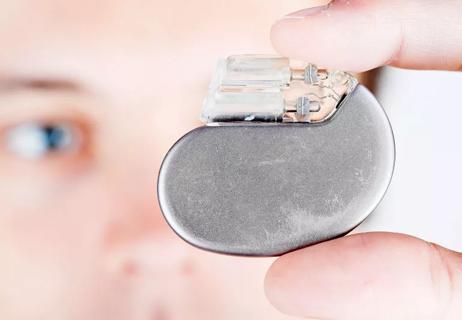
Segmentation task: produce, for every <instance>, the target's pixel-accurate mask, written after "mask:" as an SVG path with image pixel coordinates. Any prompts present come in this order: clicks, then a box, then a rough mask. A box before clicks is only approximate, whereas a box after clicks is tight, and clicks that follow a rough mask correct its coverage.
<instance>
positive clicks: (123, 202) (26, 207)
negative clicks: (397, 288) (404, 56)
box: [0, 0, 462, 320]
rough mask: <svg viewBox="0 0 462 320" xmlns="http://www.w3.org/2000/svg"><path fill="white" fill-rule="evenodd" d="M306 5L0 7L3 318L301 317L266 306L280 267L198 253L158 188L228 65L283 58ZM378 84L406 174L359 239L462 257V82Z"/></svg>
mask: <svg viewBox="0 0 462 320" xmlns="http://www.w3.org/2000/svg"><path fill="white" fill-rule="evenodd" d="M319 2H320V3H321V2H322V3H325V2H326V1H319ZM305 5H306V1H305V0H297V1H271V2H267V1H265V2H263V1H258V0H236V1H217V0H202V1H184V0H171V1H168V2H166V1H157V0H156V1H146V0H135V1H124V0H114V1H109V0H107V1H103V0H98V1H94V0H93V1H89V0H83V1H57V0H0V319H14V320H29V319H34V320H36V319H47V320H54V319H56V320H63V319H71V320H80V319H85V320H88V319H92V320H93V319H95V320H96V319H111V320H117V319H120V320H126V319H130V320H195V319H214V320H229V319H267V320H271V319H278V320H280V319H281V320H282V319H289V317H286V316H283V315H282V314H280V313H279V312H277V311H275V310H274V309H273V308H272V307H271V306H270V305H269V303H268V302H267V300H266V299H265V296H264V293H263V278H264V276H265V273H266V271H267V268H268V266H269V265H270V264H271V262H272V261H273V259H245V258H236V257H227V256H221V255H216V254H212V253H207V252H203V251H200V250H197V249H195V248H192V247H190V246H189V245H187V244H185V243H184V242H183V241H182V240H180V239H179V238H178V237H176V236H175V235H174V234H173V232H172V231H171V230H170V229H169V228H168V226H167V225H166V224H165V221H164V220H163V218H162V216H161V213H160V210H159V207H158V204H157V199H156V196H155V194H156V192H155V189H156V178H157V173H158V169H159V166H160V163H161V161H162V158H163V156H164V155H165V153H166V152H167V150H168V148H169V147H170V146H171V145H172V144H173V143H174V142H175V141H176V140H177V139H178V138H179V137H180V136H181V135H183V134H184V133H186V132H187V131H189V130H190V129H192V128H194V127H196V126H198V125H200V123H199V122H198V116H199V111H200V107H201V103H202V99H203V97H204V96H205V94H206V90H207V85H208V82H209V81H210V78H211V75H212V72H213V69H214V67H215V64H216V61H217V59H219V58H223V57H225V56H228V55H231V54H241V53H272V52H273V49H272V46H271V43H270V40H269V30H270V28H271V25H272V24H273V23H274V21H276V20H277V19H279V18H280V17H281V16H283V15H284V14H286V13H289V12H292V11H296V10H298V9H301V8H303V7H304V6H305ZM367 78H369V80H370V81H369V85H370V86H371V87H372V88H373V89H374V91H375V92H376V94H377V96H378V99H379V100H380V102H381V103H382V104H383V106H384V107H385V109H386V110H387V112H388V115H389V117H390V120H391V123H392V126H393V128H394V132H395V137H396V145H397V162H396V171H395V176H394V178H393V181H392V184H391V187H390V189H389V192H388V193H387V195H386V197H385V199H384V200H383V202H382V203H381V205H380V206H379V208H378V209H377V210H376V212H375V213H374V214H373V215H372V216H371V217H370V218H369V219H368V220H367V221H366V222H365V223H363V224H362V225H361V226H360V227H359V228H358V230H357V231H371V230H387V231H396V232H404V233H408V234H412V235H415V236H418V237H421V238H423V239H425V240H428V241H434V242H438V243H440V244H442V245H444V246H447V247H449V248H451V249H459V250H462V242H461V241H460V231H458V229H459V226H460V225H462V216H461V215H460V212H461V209H462V204H461V201H460V196H459V194H458V193H459V190H460V187H459V181H461V178H462V170H461V169H460V167H459V164H460V163H461V161H462V152H461V151H460V148H459V137H460V136H461V134H462V126H460V125H459V122H460V120H459V119H460V117H461V116H462V110H461V108H460V107H459V94H460V91H461V90H460V89H459V87H460V86H461V85H462V75H460V74H458V73H450V72H424V71H407V70H399V69H394V68H385V69H383V70H380V71H374V72H373V73H372V74H371V75H369V76H368V77H367Z"/></svg>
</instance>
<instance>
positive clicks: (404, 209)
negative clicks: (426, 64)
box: [357, 67, 462, 251]
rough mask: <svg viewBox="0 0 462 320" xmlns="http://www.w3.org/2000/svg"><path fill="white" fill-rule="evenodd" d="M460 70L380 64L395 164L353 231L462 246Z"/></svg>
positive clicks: (378, 88)
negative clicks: (381, 193) (380, 196)
mask: <svg viewBox="0 0 462 320" xmlns="http://www.w3.org/2000/svg"><path fill="white" fill-rule="evenodd" d="M461 85H462V75H461V74H460V73H457V72H442V71H412V70H402V69H397V68H390V67H387V68H383V69H382V70H381V71H380V72H378V73H377V77H376V78H375V83H374V85H373V86H374V88H375V92H376V94H377V97H378V99H379V101H380V102H381V103H382V105H383V106H384V107H385V109H386V111H387V114H388V116H389V118H390V121H391V123H392V126H393V129H394V134H395V139H396V167H395V174H394V177H393V181H392V183H391V186H390V189H389V191H388V193H387V195H386V196H385V199H384V200H383V202H382V203H381V205H380V206H379V208H377V210H376V212H375V213H374V214H373V215H372V216H370V217H369V219H367V221H366V222H365V223H364V224H363V225H361V226H360V227H359V228H358V229H357V231H368V230H386V231H394V232H403V233H408V234H412V235H415V236H417V237H420V238H423V239H425V240H428V241H432V242H435V243H440V244H441V245H443V246H446V247H448V248H451V249H453V250H459V251H460V250H462V243H461V241H460V239H461V238H460V232H459V228H460V226H461V225H462V216H461V215H460V212H462V203H461V201H460V195H459V193H460V187H459V185H460V181H461V179H462V169H461V168H460V163H462V151H461V149H460V137H461V135H462V127H461V125H460V117H461V116H462V109H461V108H460V106H459V104H460V103H459V95H460V92H461V89H460V87H461Z"/></svg>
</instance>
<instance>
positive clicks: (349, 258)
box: [265, 233, 449, 320]
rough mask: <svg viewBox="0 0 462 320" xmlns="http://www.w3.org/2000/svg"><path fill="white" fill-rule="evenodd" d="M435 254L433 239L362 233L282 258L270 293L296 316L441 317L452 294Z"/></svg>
mask: <svg viewBox="0 0 462 320" xmlns="http://www.w3.org/2000/svg"><path fill="white" fill-rule="evenodd" d="M435 257H436V256H435V254H434V251H433V249H432V248H431V246H429V245H428V243H426V242H424V241H421V240H419V239H416V238H413V237H409V236H405V235H399V234H390V233H369V234H356V235H352V236H348V237H344V238H340V239H336V240H333V241H329V242H325V243H321V244H319V245H315V246H312V247H308V248H305V249H302V250H299V251H296V252H293V253H289V254H287V255H285V256H283V257H280V258H279V259H278V260H276V261H275V262H274V263H273V265H272V266H271V267H270V269H269V271H268V273H267V275H266V278H265V292H266V295H267V297H268V299H269V301H270V302H271V303H272V304H273V305H274V306H275V307H276V308H277V309H279V310H280V311H282V312H284V313H286V314H289V315H294V316H301V317H310V318H316V319H355V320H359V319H396V320H398V319H410V318H412V319H414V318H416V319H417V318H418V319H426V318H432V317H433V318H438V316H440V314H441V312H443V311H444V310H443V308H444V307H446V306H447V300H446V299H447V297H448V296H449V295H448V293H447V292H445V288H446V287H447V279H446V278H445V272H444V267H442V266H441V265H440V261H439V260H438V257H436V258H435ZM435 284H436V287H435ZM420 305H422V306H424V307H422V308H419V306H420Z"/></svg>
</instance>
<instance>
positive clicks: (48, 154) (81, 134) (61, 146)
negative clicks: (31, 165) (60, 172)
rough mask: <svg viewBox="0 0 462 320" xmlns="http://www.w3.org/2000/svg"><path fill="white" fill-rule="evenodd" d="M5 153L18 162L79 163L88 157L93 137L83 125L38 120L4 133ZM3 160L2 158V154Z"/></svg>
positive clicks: (13, 126)
mask: <svg viewBox="0 0 462 320" xmlns="http://www.w3.org/2000/svg"><path fill="white" fill-rule="evenodd" d="M0 139H1V140H2V141H1V142H2V147H3V148H2V151H3V152H2V153H4V154H5V155H7V156H8V157H10V158H11V157H12V158H14V159H15V160H29V161H31V160H35V161H38V160H47V159H48V160H51V159H55V160H56V159H64V158H65V159H70V158H73V159H76V158H77V157H81V158H82V157H85V156H87V155H88V151H89V147H90V141H89V140H90V134H89V128H88V126H86V125H84V124H83V123H82V122H81V121H77V120H69V119H53V120H34V121H26V122H22V123H18V124H15V125H10V126H8V127H6V128H4V129H3V130H0ZM0 156H1V154H0Z"/></svg>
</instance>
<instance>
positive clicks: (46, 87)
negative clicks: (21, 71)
mask: <svg viewBox="0 0 462 320" xmlns="http://www.w3.org/2000/svg"><path fill="white" fill-rule="evenodd" d="M22 90H33V91H68V92H81V91H83V88H82V87H81V85H80V84H78V83H77V82H75V81H72V80H69V79H64V78H38V77H37V78H25V77H13V78H1V77H0V93H2V92H10V91H22Z"/></svg>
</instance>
